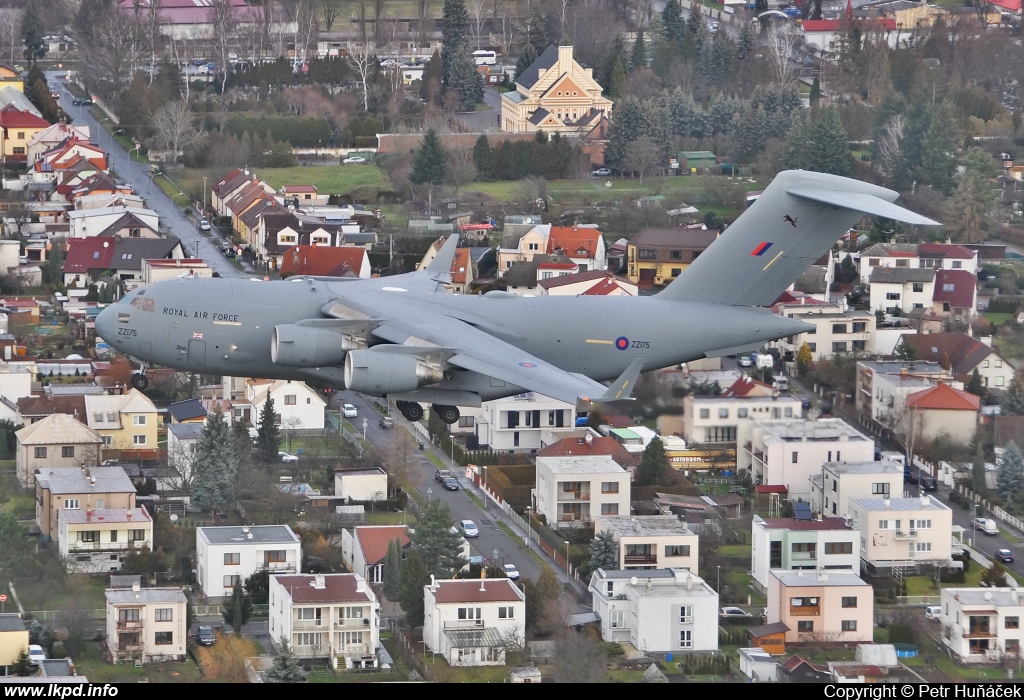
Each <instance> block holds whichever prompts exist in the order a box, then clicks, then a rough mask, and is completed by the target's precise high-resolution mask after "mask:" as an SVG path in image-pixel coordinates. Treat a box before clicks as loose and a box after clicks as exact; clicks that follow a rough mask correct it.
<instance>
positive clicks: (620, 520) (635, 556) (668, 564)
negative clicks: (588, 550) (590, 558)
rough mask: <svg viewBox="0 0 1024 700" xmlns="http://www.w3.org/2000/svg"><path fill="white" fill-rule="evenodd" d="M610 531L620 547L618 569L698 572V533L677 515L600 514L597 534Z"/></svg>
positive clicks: (595, 532)
mask: <svg viewBox="0 0 1024 700" xmlns="http://www.w3.org/2000/svg"><path fill="white" fill-rule="evenodd" d="M603 532H606V533H609V534H610V535H611V536H612V537H613V538H615V542H616V544H617V545H618V548H619V566H618V568H619V569H622V570H625V571H639V570H642V569H676V570H679V571H683V570H685V571H689V572H691V573H693V574H696V573H698V572H697V559H698V557H697V551H698V548H699V544H698V542H697V534H696V533H695V532H693V531H692V530H691V529H690V528H689V527H688V526H687V524H686V523H685V522H683V521H682V520H680V519H679V518H678V517H676V516H674V515H598V516H596V517H595V518H594V534H595V535H600V534H601V533H603Z"/></svg>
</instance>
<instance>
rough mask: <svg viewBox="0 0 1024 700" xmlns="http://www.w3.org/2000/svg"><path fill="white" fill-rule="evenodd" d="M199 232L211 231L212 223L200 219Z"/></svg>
mask: <svg viewBox="0 0 1024 700" xmlns="http://www.w3.org/2000/svg"><path fill="white" fill-rule="evenodd" d="M199 230H200V231H209V230H210V222H209V221H207V220H206V219H200V220H199Z"/></svg>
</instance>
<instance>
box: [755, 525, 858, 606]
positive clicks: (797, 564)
mask: <svg viewBox="0 0 1024 700" xmlns="http://www.w3.org/2000/svg"><path fill="white" fill-rule="evenodd" d="M750 529H751V557H750V567H751V572H752V573H753V578H754V585H755V586H757V587H758V589H760V590H761V591H762V592H764V591H766V590H767V589H768V577H769V572H770V571H771V570H790V571H792V570H798V569H824V570H832V569H838V570H846V571H850V572H854V573H856V572H859V571H860V532H858V531H857V530H855V529H853V528H852V527H850V526H849V524H847V522H846V521H845V520H844V519H843V518H822V519H821V520H795V519H792V518H767V519H765V518H762V517H761V516H759V515H755V516H754V519H753V522H752V523H751V526H750Z"/></svg>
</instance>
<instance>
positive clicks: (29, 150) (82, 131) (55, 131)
mask: <svg viewBox="0 0 1024 700" xmlns="http://www.w3.org/2000/svg"><path fill="white" fill-rule="evenodd" d="M68 138H73V139H75V140H78V141H84V142H86V143H88V142H89V141H91V136H90V128H89V127H88V126H79V125H77V124H75V125H72V124H68V123H67V122H64V121H59V122H57V123H56V124H51V125H49V126H48V127H46V128H45V129H43V130H42V131H37V132H36V133H34V134H33V135H32V136H31V137H30V138H29V140H28V145H27V146H26V154H27V156H28V164H29V165H32V164H34V163H35V162H36V161H37V160H39V159H40V158H42V155H43V154H44V153H46V152H47V151H49V150H50V149H52V148H53V147H54V146H56V145H57V144H59V143H61V142H62V141H65V140H66V139H68Z"/></svg>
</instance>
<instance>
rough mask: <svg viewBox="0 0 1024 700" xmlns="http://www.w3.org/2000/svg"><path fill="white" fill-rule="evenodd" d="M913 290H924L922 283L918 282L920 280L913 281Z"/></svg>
mask: <svg viewBox="0 0 1024 700" xmlns="http://www.w3.org/2000/svg"><path fill="white" fill-rule="evenodd" d="M913 290H914V291H915V292H923V291H924V285H923V284H922V283H920V282H914V284H913Z"/></svg>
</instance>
